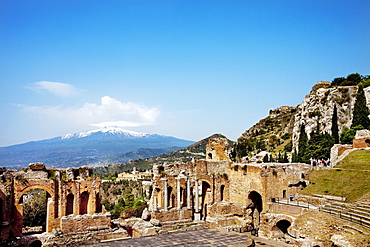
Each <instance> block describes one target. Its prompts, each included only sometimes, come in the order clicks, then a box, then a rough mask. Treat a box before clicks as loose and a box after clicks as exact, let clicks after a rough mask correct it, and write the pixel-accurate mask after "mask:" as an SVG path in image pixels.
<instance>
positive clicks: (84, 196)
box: [80, 191, 90, 215]
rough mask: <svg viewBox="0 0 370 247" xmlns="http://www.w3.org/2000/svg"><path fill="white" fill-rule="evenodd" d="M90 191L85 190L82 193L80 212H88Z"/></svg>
mask: <svg viewBox="0 0 370 247" xmlns="http://www.w3.org/2000/svg"><path fill="white" fill-rule="evenodd" d="M89 196H90V195H89V193H88V192H87V191H84V192H82V193H81V195H80V214H81V215H82V214H87V212H88V211H87V210H88V206H89Z"/></svg>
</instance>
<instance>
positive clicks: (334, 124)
mask: <svg viewBox="0 0 370 247" xmlns="http://www.w3.org/2000/svg"><path fill="white" fill-rule="evenodd" d="M331 135H332V136H333V138H334V143H339V129H338V110H337V105H334V111H333V116H332V118H331Z"/></svg>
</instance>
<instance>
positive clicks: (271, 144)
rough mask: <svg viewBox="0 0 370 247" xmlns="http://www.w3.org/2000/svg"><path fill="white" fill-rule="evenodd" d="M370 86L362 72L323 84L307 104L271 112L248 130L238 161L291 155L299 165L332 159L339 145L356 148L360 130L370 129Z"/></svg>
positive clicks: (238, 145)
mask: <svg viewBox="0 0 370 247" xmlns="http://www.w3.org/2000/svg"><path fill="white" fill-rule="evenodd" d="M367 86H370V76H369V75H366V76H362V75H360V74H358V73H353V74H350V75H348V76H347V77H338V78H335V79H334V80H333V81H332V82H331V83H330V82H319V83H317V84H316V85H314V86H313V88H312V91H311V93H310V94H309V95H307V96H306V98H305V100H304V101H303V102H302V104H300V105H298V106H297V107H288V106H283V107H280V108H278V109H275V110H271V111H270V114H269V116H268V117H266V118H264V119H262V120H260V121H259V122H258V123H257V124H256V125H254V126H252V127H251V128H249V129H248V130H246V131H245V132H244V133H243V134H242V135H241V136H240V137H239V138H238V140H237V142H236V143H235V144H234V146H233V149H232V152H231V156H232V159H233V160H239V159H241V158H244V157H251V156H253V155H255V154H256V153H258V152H260V151H268V152H270V153H272V154H273V155H274V156H275V157H278V156H279V154H280V153H282V154H281V155H280V156H283V155H286V153H291V155H292V160H293V162H304V163H308V162H309V159H310V158H317V159H328V158H329V156H330V148H331V147H332V146H333V145H334V144H335V143H351V142H352V139H353V137H354V135H355V132H356V130H359V129H368V128H370V120H369V118H368V117H367V116H368V115H369V113H370V112H369V109H368V107H367V105H366V97H365V93H364V90H363V89H364V87H367ZM367 91H369V90H367ZM351 123H352V124H351ZM307 131H308V132H307ZM306 132H307V133H306Z"/></svg>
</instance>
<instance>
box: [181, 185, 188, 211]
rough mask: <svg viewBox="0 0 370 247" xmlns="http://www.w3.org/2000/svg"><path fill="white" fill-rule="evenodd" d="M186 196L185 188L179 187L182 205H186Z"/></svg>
mask: <svg viewBox="0 0 370 247" xmlns="http://www.w3.org/2000/svg"><path fill="white" fill-rule="evenodd" d="M186 197H187V193H186V189H185V188H182V187H181V205H182V206H183V207H186V206H188V204H187V200H186Z"/></svg>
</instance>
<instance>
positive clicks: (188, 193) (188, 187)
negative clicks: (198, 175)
mask: <svg viewBox="0 0 370 247" xmlns="http://www.w3.org/2000/svg"><path fill="white" fill-rule="evenodd" d="M186 182H187V183H186V189H187V193H186V204H187V205H188V207H187V208H188V209H191V205H190V179H189V178H188V180H187V181H186Z"/></svg>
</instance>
